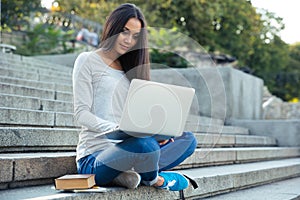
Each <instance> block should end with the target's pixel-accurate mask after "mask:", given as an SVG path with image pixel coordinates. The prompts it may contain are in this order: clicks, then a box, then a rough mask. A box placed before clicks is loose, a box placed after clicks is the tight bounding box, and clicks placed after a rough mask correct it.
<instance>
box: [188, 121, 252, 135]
mask: <svg viewBox="0 0 300 200" xmlns="http://www.w3.org/2000/svg"><path fill="white" fill-rule="evenodd" d="M185 129H186V130H190V131H192V132H195V133H214V134H229V135H232V134H234V135H249V130H248V129H247V128H243V127H239V126H230V125H228V126H225V125H218V124H217V125H216V124H209V125H207V124H205V125H203V124H199V123H193V122H192V123H187V124H186V126H185Z"/></svg>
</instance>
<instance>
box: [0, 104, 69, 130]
mask: <svg viewBox="0 0 300 200" xmlns="http://www.w3.org/2000/svg"><path fill="white" fill-rule="evenodd" d="M0 110H1V112H0V125H2V126H48V127H74V125H73V124H74V123H73V114H72V113H65V112H51V111H37V110H26V109H17V108H3V107H0Z"/></svg>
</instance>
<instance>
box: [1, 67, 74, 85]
mask: <svg viewBox="0 0 300 200" xmlns="http://www.w3.org/2000/svg"><path fill="white" fill-rule="evenodd" d="M0 74H1V76H8V77H14V78H22V79H28V80H36V81H46V82H54V83H55V82H56V83H61V84H72V79H71V76H70V77H69V78H68V77H66V76H61V77H58V76H50V75H47V74H37V73H32V72H26V71H25V72H24V71H20V70H15V69H3V68H0Z"/></svg>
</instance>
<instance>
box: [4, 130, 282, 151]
mask: <svg viewBox="0 0 300 200" xmlns="http://www.w3.org/2000/svg"><path fill="white" fill-rule="evenodd" d="M79 132H80V129H75V128H40V127H0V153H7V152H42V151H43V152H44V151H70V150H73V151H75V149H76V145H77V143H78V135H79ZM195 136H196V138H197V141H198V147H199V148H208V149H209V148H215V147H241V146H245V147H246V146H248V147H250V146H276V141H275V139H274V138H269V137H263V136H250V135H249V136H243V135H216V134H198V133H196V134H195Z"/></svg>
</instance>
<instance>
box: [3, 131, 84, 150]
mask: <svg viewBox="0 0 300 200" xmlns="http://www.w3.org/2000/svg"><path fill="white" fill-rule="evenodd" d="M79 132H80V129H75V128H35V127H0V153H10V152H49V151H52V152H53V151H60V152H62V151H75V150H76V145H77V143H78V136H79Z"/></svg>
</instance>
